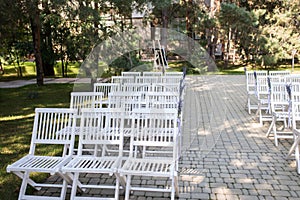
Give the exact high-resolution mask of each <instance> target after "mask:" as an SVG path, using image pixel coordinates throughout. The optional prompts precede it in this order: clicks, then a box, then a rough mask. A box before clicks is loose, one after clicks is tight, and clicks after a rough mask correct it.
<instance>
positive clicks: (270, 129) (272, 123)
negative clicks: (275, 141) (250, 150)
mask: <svg viewBox="0 0 300 200" xmlns="http://www.w3.org/2000/svg"><path fill="white" fill-rule="evenodd" d="M274 117H275V116H273V119H272V122H271V124H270V127H269V129H268V132H267V134H266V137H269V135H270V134H271V131H272V129H273V126H275V119H274Z"/></svg>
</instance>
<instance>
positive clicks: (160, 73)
mask: <svg viewBox="0 0 300 200" xmlns="http://www.w3.org/2000/svg"><path fill="white" fill-rule="evenodd" d="M182 75H183V72H169V71H168V72H165V73H163V72H150V71H145V72H134V71H129V72H128V71H127V72H121V76H182Z"/></svg>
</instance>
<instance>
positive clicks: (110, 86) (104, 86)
mask: <svg viewBox="0 0 300 200" xmlns="http://www.w3.org/2000/svg"><path fill="white" fill-rule="evenodd" d="M120 87H121V86H120V84H119V83H95V84H94V92H102V93H103V98H102V105H103V106H104V107H105V106H106V107H107V104H108V94H109V93H112V92H118V91H119V90H120Z"/></svg>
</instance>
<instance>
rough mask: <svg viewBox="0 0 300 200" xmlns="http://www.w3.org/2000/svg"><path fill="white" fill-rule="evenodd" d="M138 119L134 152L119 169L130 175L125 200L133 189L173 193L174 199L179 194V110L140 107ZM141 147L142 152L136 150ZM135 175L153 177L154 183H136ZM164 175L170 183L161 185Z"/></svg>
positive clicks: (171, 195)
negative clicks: (159, 184) (159, 182)
mask: <svg viewBox="0 0 300 200" xmlns="http://www.w3.org/2000/svg"><path fill="white" fill-rule="evenodd" d="M134 118H135V123H132V130H133V134H132V136H131V138H130V155H129V157H128V158H127V159H126V160H125V163H124V164H123V166H122V167H121V168H120V169H119V170H118V172H119V173H120V175H121V176H125V177H126V191H125V200H128V199H129V195H130V192H131V191H151V192H169V193H170V199H172V200H173V199H174V198H175V193H176V194H178V180H177V179H178V175H177V170H178V161H177V159H178V152H177V147H178V145H179V139H178V138H179V132H178V129H177V110H176V109H140V110H135V111H134ZM141 148H142V149H143V150H142V151H136V150H137V149H141ZM165 149H168V152H166V150H165ZM134 176H137V177H141V179H142V177H148V178H149V177H152V179H153V185H152V184H151V182H149V181H145V183H143V185H140V184H135V183H134V182H133V181H132V178H133V177H134ZM148 178H147V179H148ZM161 178H166V179H167V180H168V181H167V184H168V185H165V183H164V185H163V186H157V185H156V180H161ZM155 179H156V180H155Z"/></svg>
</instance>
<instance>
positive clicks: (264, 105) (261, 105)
mask: <svg viewBox="0 0 300 200" xmlns="http://www.w3.org/2000/svg"><path fill="white" fill-rule="evenodd" d="M270 92H271V89H270V81H268V77H263V76H261V77H257V89H256V95H257V100H258V105H257V111H256V116H257V115H258V118H259V123H260V125H263V122H265V121H272V116H271V107H270V105H271V104H270V103H271V100H270Z"/></svg>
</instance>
